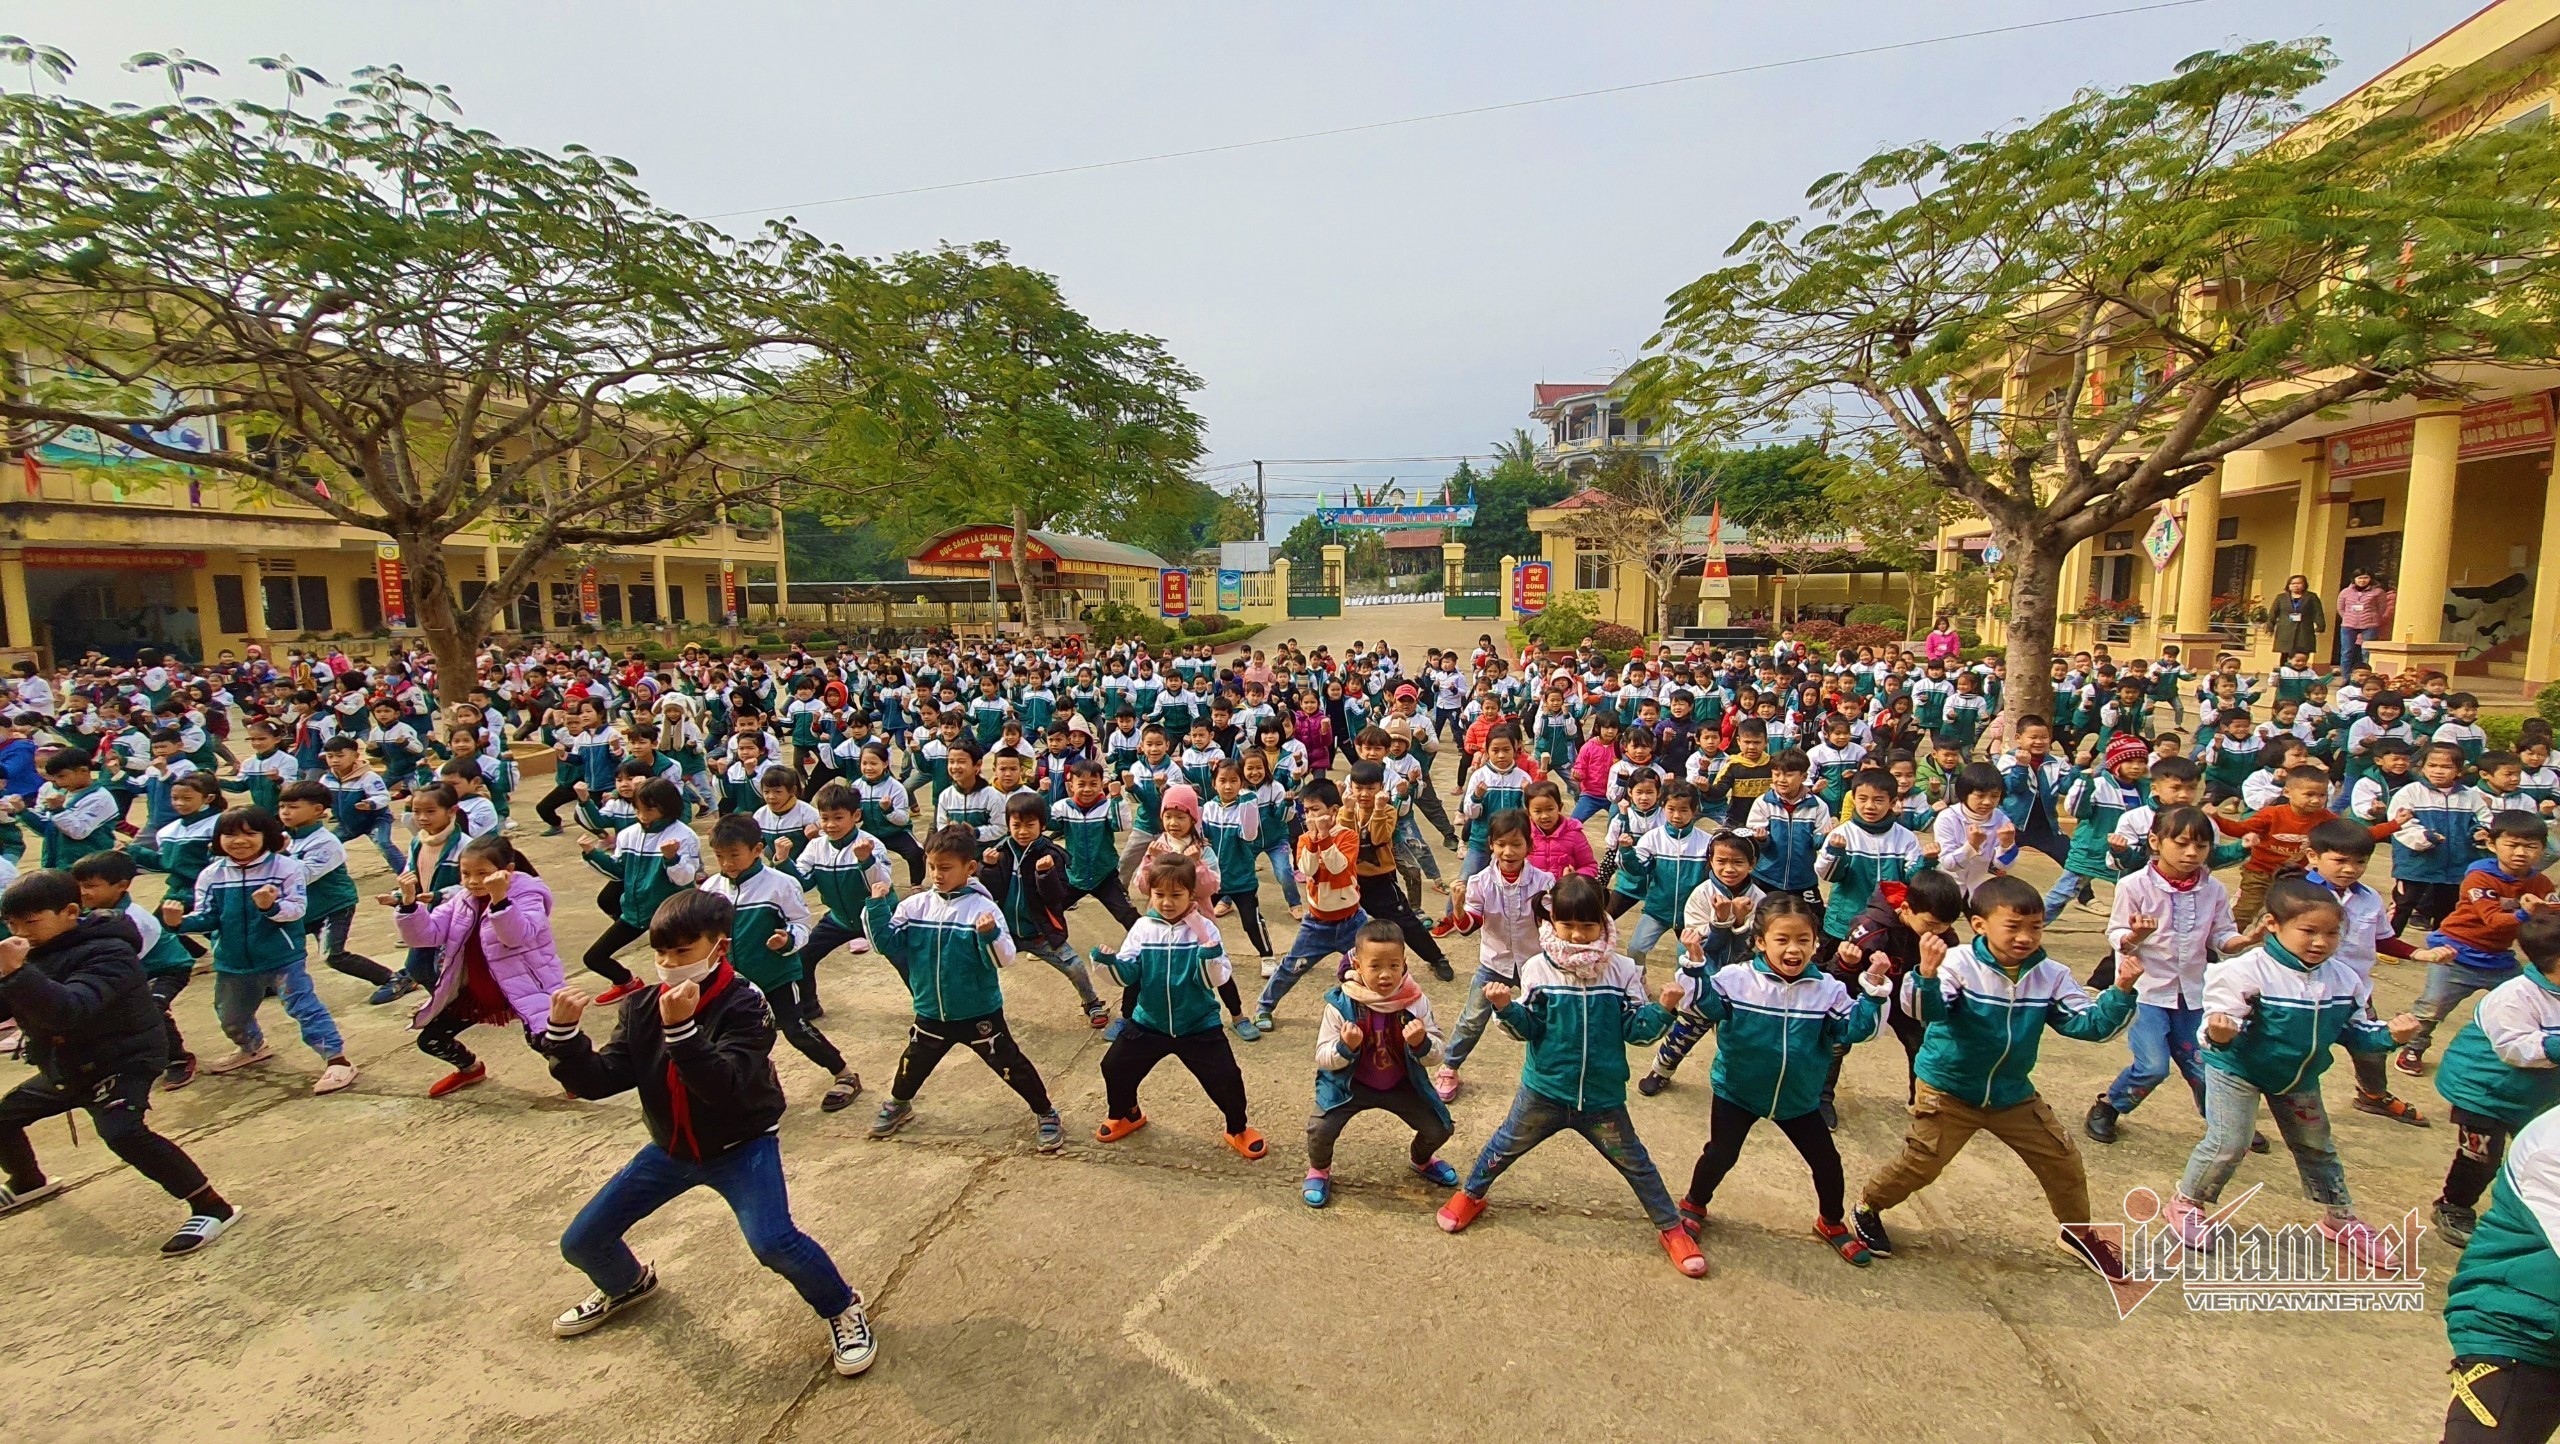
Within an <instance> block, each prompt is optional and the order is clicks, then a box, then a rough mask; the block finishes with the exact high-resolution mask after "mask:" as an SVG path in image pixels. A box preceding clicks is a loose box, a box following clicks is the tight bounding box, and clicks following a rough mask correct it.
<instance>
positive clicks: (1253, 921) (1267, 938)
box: [1218, 892, 1271, 958]
mask: <svg viewBox="0 0 2560 1444" xmlns="http://www.w3.org/2000/svg"><path fill="white" fill-rule="evenodd" d="M1218 901H1220V902H1222V903H1226V904H1228V905H1229V906H1231V907H1233V908H1234V909H1235V910H1236V921H1237V922H1238V923H1239V924H1241V925H1242V926H1243V928H1244V936H1245V940H1246V941H1247V942H1250V943H1252V944H1253V950H1254V951H1255V952H1257V953H1260V954H1261V955H1262V956H1264V957H1266V958H1268V957H1270V956H1271V934H1270V933H1269V932H1267V931H1266V930H1264V928H1263V926H1262V899H1261V898H1260V897H1258V896H1256V895H1254V894H1252V893H1249V892H1239V893H1227V894H1224V895H1222V896H1220V897H1219V899H1218Z"/></svg>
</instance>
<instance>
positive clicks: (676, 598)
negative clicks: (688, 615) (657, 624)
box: [667, 583, 684, 622]
mask: <svg viewBox="0 0 2560 1444" xmlns="http://www.w3.org/2000/svg"><path fill="white" fill-rule="evenodd" d="M667 610H668V613H669V615H668V617H667V620H668V621H670V622H681V621H683V620H684V588H682V587H680V586H677V585H675V584H673V583H669V584H668V586H667Z"/></svg>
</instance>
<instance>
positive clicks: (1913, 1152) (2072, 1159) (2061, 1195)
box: [1858, 1083, 2089, 1223]
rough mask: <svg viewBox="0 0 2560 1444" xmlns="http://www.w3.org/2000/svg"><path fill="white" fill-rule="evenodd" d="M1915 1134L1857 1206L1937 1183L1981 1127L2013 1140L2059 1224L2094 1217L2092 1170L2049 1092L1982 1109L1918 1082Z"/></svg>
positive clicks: (1886, 1202) (1886, 1201) (1881, 1206)
mask: <svg viewBox="0 0 2560 1444" xmlns="http://www.w3.org/2000/svg"><path fill="white" fill-rule="evenodd" d="M1914 1091H1915V1094H1916V1096H1915V1097H1914V1098H1913V1100H1912V1103H1911V1132H1910V1133H1909V1134H1907V1135H1905V1136H1904V1138H1903V1140H1902V1152H1900V1153H1899V1154H1896V1155H1895V1156H1894V1158H1893V1160H1892V1161H1891V1162H1889V1163H1887V1164H1886V1165H1885V1166H1884V1167H1883V1168H1882V1169H1881V1170H1879V1171H1878V1172H1877V1173H1876V1174H1875V1175H1874V1176H1873V1177H1871V1178H1869V1179H1868V1180H1867V1186H1866V1189H1865V1191H1864V1192H1863V1193H1861V1194H1860V1195H1859V1197H1858V1206H1859V1207H1861V1208H1872V1209H1874V1210H1876V1211H1877V1212H1879V1213H1881V1212H1883V1211H1884V1210H1885V1209H1888V1208H1891V1207H1893V1206H1894V1205H1895V1204H1897V1203H1900V1202H1902V1201H1903V1200H1904V1199H1906V1198H1909V1197H1910V1196H1911V1195H1913V1194H1915V1193H1918V1192H1919V1191H1920V1190H1921V1189H1924V1188H1926V1187H1928V1186H1929V1185H1930V1184H1932V1183H1934V1182H1936V1181H1937V1178H1938V1175H1939V1174H1941V1173H1943V1172H1945V1171H1946V1167H1947V1165H1948V1164H1949V1163H1950V1162H1953V1161H1954V1159H1955V1156H1956V1155H1957V1154H1959V1153H1962V1152H1963V1151H1964V1146H1965V1144H1966V1143H1968V1142H1970V1141H1971V1140H1972V1138H1973V1135H1975V1134H1976V1133H1988V1134H1990V1135H1991V1136H1992V1137H1994V1138H1997V1139H1999V1140H2000V1141H2001V1142H2003V1143H2005V1144H2008V1145H2009V1151H2010V1152H2012V1153H2015V1154H2017V1155H2018V1157H2019V1158H2020V1159H2022V1160H2024V1161H2025V1163H2026V1165H2027V1170H2028V1171H2029V1172H2031V1173H2033V1174H2034V1175H2035V1176H2036V1182H2037V1183H2040V1184H2042V1185H2043V1186H2044V1198H2045V1202H2046V1203H2048V1204H2050V1205H2051V1206H2052V1208H2053V1216H2054V1218H2055V1220H2056V1221H2057V1222H2061V1223H2087V1222H2089V1171H2088V1170H2087V1169H2086V1168H2085V1167H2083V1166H2082V1165H2081V1162H2080V1149H2079V1147H2078V1145H2076V1144H2074V1143H2073V1142H2072V1141H2071V1130H2069V1129H2068V1128H2065V1127H2063V1126H2062V1120H2060V1119H2058V1118H2056V1117H2054V1116H2053V1109H2052V1107H2051V1106H2049V1105H2048V1104H2047V1103H2046V1102H2045V1101H2044V1099H2043V1098H2041V1097H2037V1098H2030V1099H2028V1100H2027V1101H2026V1102H2024V1103H2018V1104H2012V1105H2011V1106H2009V1107H2007V1108H1976V1107H1974V1106H1973V1105H1972V1104H1970V1103H1967V1102H1965V1101H1964V1100H1963V1099H1961V1098H1958V1097H1955V1096H1954V1095H1952V1094H1947V1093H1941V1092H1939V1091H1938V1090H1937V1089H1935V1088H1932V1087H1930V1086H1929V1085H1928V1084H1927V1083H1919V1084H1917V1085H1915V1090H1914Z"/></svg>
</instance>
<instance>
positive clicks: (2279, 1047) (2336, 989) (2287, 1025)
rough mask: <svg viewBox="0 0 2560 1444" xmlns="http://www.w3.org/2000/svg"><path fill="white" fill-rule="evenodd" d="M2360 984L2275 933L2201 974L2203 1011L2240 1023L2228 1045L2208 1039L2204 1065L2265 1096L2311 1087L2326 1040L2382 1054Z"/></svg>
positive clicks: (2384, 1039)
mask: <svg viewBox="0 0 2560 1444" xmlns="http://www.w3.org/2000/svg"><path fill="white" fill-rule="evenodd" d="M2365 992H2366V984H2365V982H2364V980H2363V979H2361V978H2359V977H2357V976H2356V971H2355V969H2353V968H2351V967H2348V966H2347V965H2346V964H2345V963H2344V962H2341V961H2340V960H2338V959H2337V958H2335V957H2332V958H2330V959H2329V960H2328V961H2326V962H2323V963H2320V964H2318V965H2317V966H2314V965H2312V964H2310V963H2306V962H2304V961H2303V960H2302V959H2300V958H2297V957H2295V956H2294V955H2293V954H2291V953H2289V952H2287V951H2285V947H2284V944H2282V943H2280V942H2278V941H2276V940H2275V939H2274V938H2269V939H2267V940H2266V941H2265V942H2264V943H2261V944H2260V945H2258V946H2257V947H2254V948H2251V949H2250V950H2249V951H2247V952H2245V953H2242V954H2241V955H2239V956H2238V957H2236V958H2230V959H2227V960H2225V961H2224V962H2222V963H2220V964H2217V965H2216V966H2213V967H2209V968H2207V969H2205V972H2204V1011H2205V1016H2206V1017H2208V1018H2210V1017H2212V1016H2213V1015H2214V1014H2216V1013H2220V1014H2222V1015H2223V1016H2225V1017H2228V1018H2231V1019H2233V1020H2235V1021H2237V1022H2238V1023H2239V1024H2240V1033H2239V1035H2238V1036H2237V1037H2235V1038H2233V1039H2232V1040H2231V1041H2230V1042H2228V1043H2213V1042H2207V1043H2206V1044H2205V1047H2204V1065H2205V1066H2206V1067H2208V1068H2214V1069H2219V1070H2220V1071H2222V1072H2225V1073H2228V1074H2231V1075H2232V1076H2233V1077H2236V1078H2241V1079H2245V1080H2247V1081H2248V1082H2250V1083H2253V1084H2255V1085H2257V1087H2258V1088H2259V1090H2260V1091H2262V1092H2265V1093H2268V1094H2281V1093H2298V1092H2301V1091H2303V1090H2304V1089H2308V1088H2313V1087H2316V1086H2318V1084H2319V1081H2320V1075H2321V1074H2322V1073H2325V1072H2327V1071H2328V1068H2329V1062H2330V1059H2331V1056H2332V1055H2331V1052H2330V1045H2331V1044H2333V1043H2344V1044H2346V1046H2347V1051H2349V1052H2351V1053H2387V1052H2389V1051H2390V1050H2391V1031H2390V1030H2389V1029H2388V1028H2385V1027H2384V1026H2383V1025H2382V1024H2380V1023H2378V1022H2376V1021H2374V1020H2373V1019H2371V1018H2368V1017H2366V1016H2365V1001H2364V1000H2365Z"/></svg>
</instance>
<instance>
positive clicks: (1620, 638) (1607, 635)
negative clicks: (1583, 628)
mask: <svg viewBox="0 0 2560 1444" xmlns="http://www.w3.org/2000/svg"><path fill="white" fill-rule="evenodd" d="M1590 640H1591V642H1592V644H1593V645H1594V646H1597V647H1598V648H1600V650H1602V651H1604V652H1630V651H1633V650H1634V649H1636V648H1637V647H1640V646H1643V645H1644V633H1642V632H1639V631H1637V630H1636V629H1635V628H1633V627H1630V626H1627V625H1625V624H1623V623H1619V622H1602V623H1600V624H1599V625H1598V626H1596V627H1593V628H1592V629H1591V637H1590Z"/></svg>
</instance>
